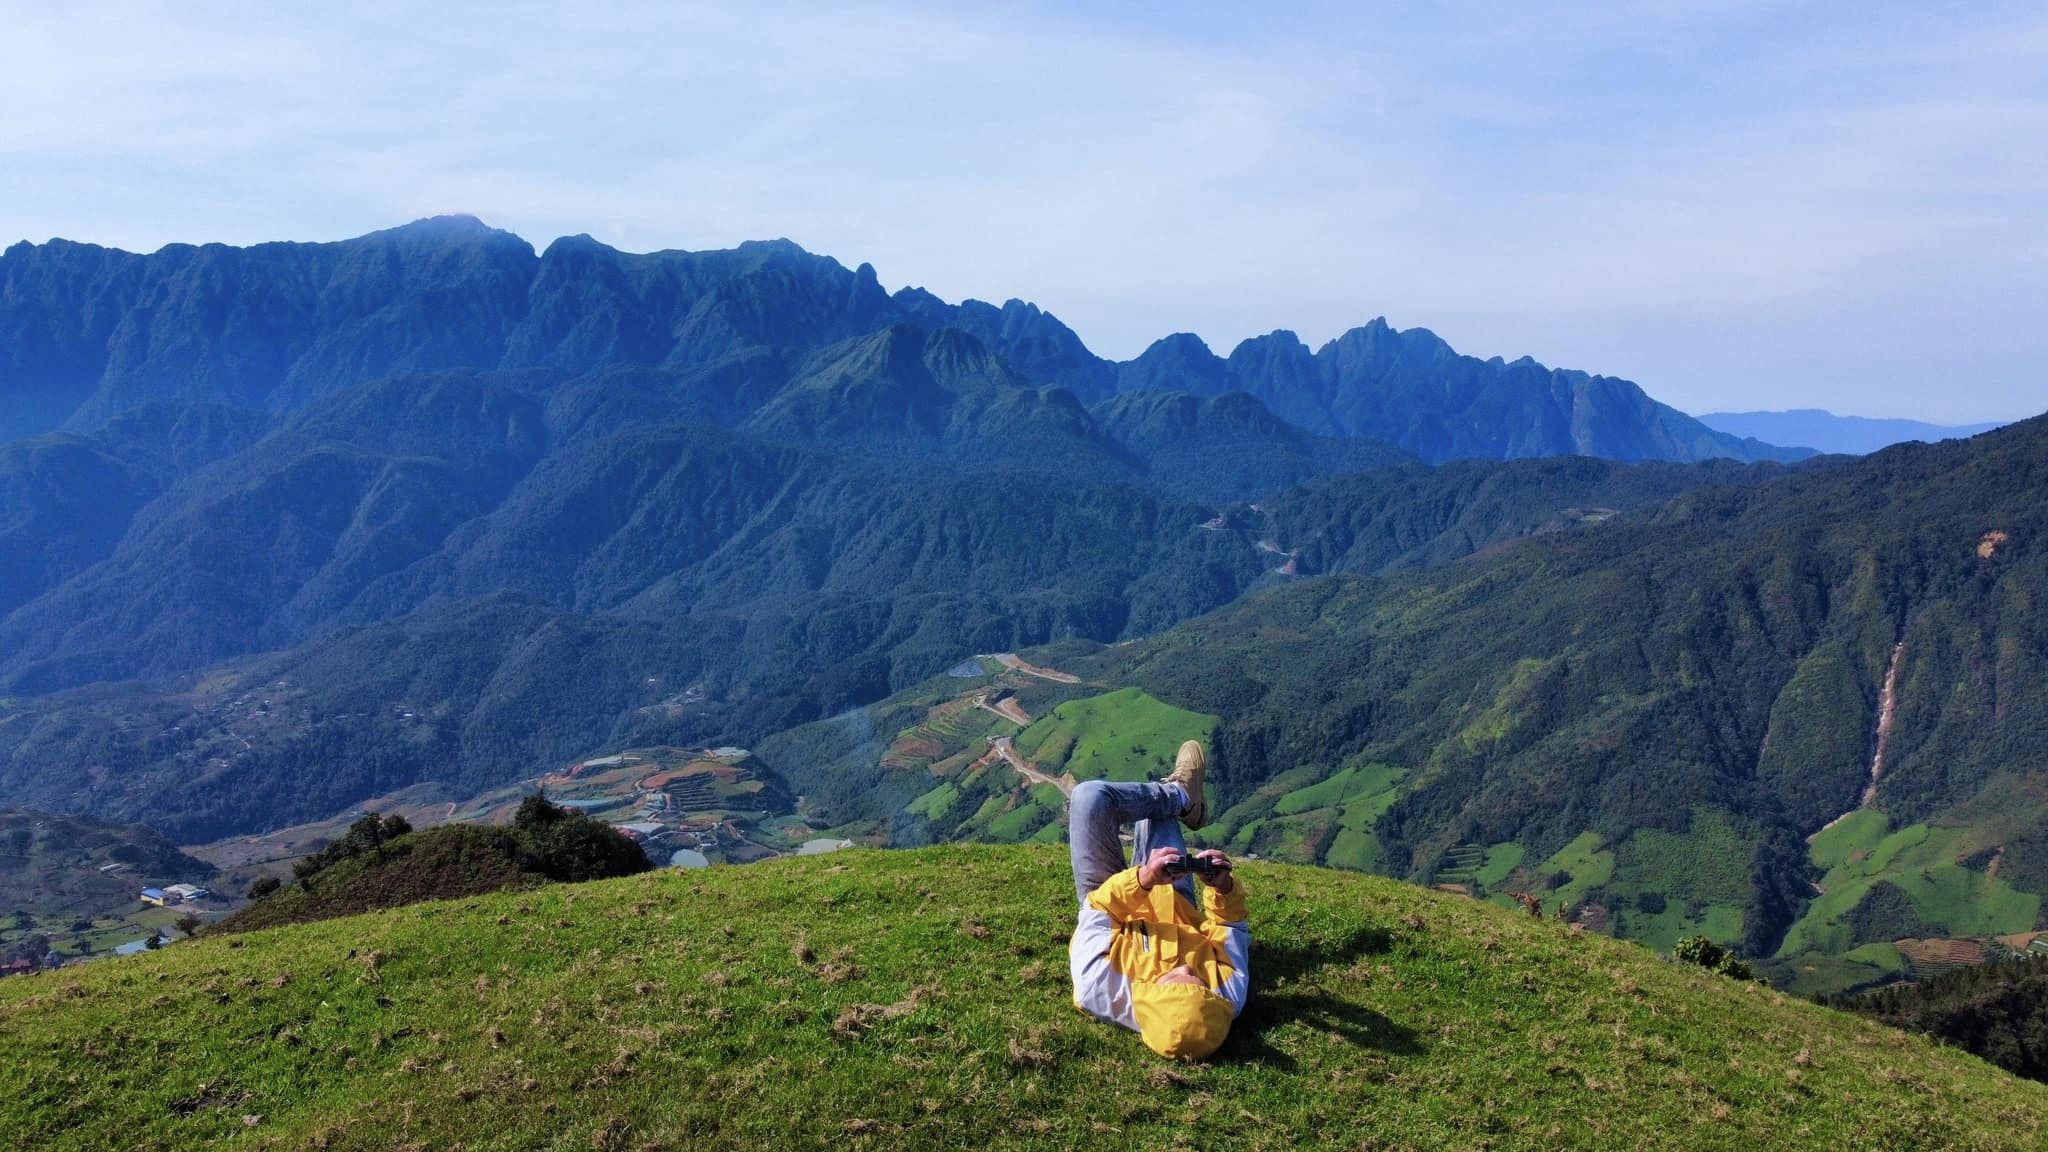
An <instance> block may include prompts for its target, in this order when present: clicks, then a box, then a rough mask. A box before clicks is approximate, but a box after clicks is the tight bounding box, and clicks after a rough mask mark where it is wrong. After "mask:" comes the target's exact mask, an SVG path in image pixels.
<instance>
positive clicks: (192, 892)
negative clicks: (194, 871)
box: [164, 884, 211, 901]
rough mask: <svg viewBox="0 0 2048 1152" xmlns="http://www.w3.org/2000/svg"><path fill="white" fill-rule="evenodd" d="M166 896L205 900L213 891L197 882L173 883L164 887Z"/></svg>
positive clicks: (185, 899)
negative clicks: (210, 891)
mask: <svg viewBox="0 0 2048 1152" xmlns="http://www.w3.org/2000/svg"><path fill="white" fill-rule="evenodd" d="M164 895H165V896H172V897H176V898H177V900H178V901H191V900H204V899H206V898H207V897H208V896H209V895H211V893H209V892H208V891H207V890H206V889H204V888H201V887H200V886H198V885H197V884H173V885H171V886H169V887H167V888H165V889H164Z"/></svg>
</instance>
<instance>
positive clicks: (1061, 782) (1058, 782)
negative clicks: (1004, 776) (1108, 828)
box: [988, 736, 1075, 796]
mask: <svg viewBox="0 0 2048 1152" xmlns="http://www.w3.org/2000/svg"><path fill="white" fill-rule="evenodd" d="M988 743H989V747H991V748H994V749H995V750H996V755H998V756H1001V757H1002V758H1003V759H1004V760H1005V761H1006V762H1007V763H1008V764H1009V765H1010V767H1012V768H1015V769H1016V770H1017V775H1019V776H1022V777H1024V778H1025V779H1026V780H1029V781H1031V782H1032V783H1033V784H1050V785H1052V786H1053V787H1055V788H1057V789H1059V790H1060V794H1061V795H1064V796H1071V795H1073V794H1074V783H1075V781H1074V778H1073V777H1072V776H1068V775H1065V774H1062V775H1059V776H1048V775H1046V773H1045V772H1044V770H1042V769H1040V768H1039V766H1038V765H1036V764H1033V763H1032V762H1031V761H1029V760H1026V759H1025V758H1024V757H1022V756H1020V755H1018V754H1017V748H1016V746H1015V745H1014V744H1012V743H1011V742H1010V738H1009V737H1008V736H991V737H989V739H988Z"/></svg>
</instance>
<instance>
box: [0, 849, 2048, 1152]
mask: <svg viewBox="0 0 2048 1152" xmlns="http://www.w3.org/2000/svg"><path fill="white" fill-rule="evenodd" d="M1245 875H1246V877H1247V879H1248V883H1249V884H1250V885H1251V888H1252V892H1253V910H1254V929H1255V932H1256V933H1257V936H1258V950H1257V952H1256V954H1255V956H1256V971H1255V977H1254V978H1255V989H1256V990H1255V993H1254V996H1253V999H1252V1002H1251V1007H1250V1009H1249V1010H1248V1011H1247V1013H1246V1015H1245V1017H1244V1019H1242V1020H1241V1021H1240V1022H1239V1023H1238V1025H1237V1028H1236V1030H1235V1031H1234V1033H1233V1035H1232V1037H1231V1040H1230V1042H1229V1043H1228V1044H1227V1045H1226V1047H1225V1048H1224V1049H1223V1050H1222V1051H1221V1052H1220V1053H1219V1054H1218V1055H1217V1056H1216V1057H1215V1058H1214V1059H1213V1060H1212V1061H1211V1062H1210V1063H1208V1064H1206V1065H1199V1066H1185V1065H1171V1064H1168V1063H1165V1062H1163V1061H1160V1060H1158V1059H1156V1058H1155V1057H1153V1056H1151V1055H1150V1054H1149V1053H1147V1052H1146V1051H1145V1050H1144V1049H1143V1048H1142V1047H1141V1046H1140V1045H1139V1044H1138V1041H1137V1039H1136V1037H1135V1036H1132V1035H1130V1034H1127V1033H1124V1032H1122V1031H1120V1030H1117V1029H1113V1028H1110V1027H1108V1026H1105V1025H1099V1024H1096V1023H1093V1022H1092V1021H1090V1020H1088V1019H1086V1018H1084V1017H1082V1016H1080V1015H1079V1014H1077V1013H1076V1012H1075V1011H1074V1010H1073V1009H1072V1008H1071V1007H1070V1006H1069V1003H1068V987H1067V976H1066V963H1065V961H1066V949H1065V941H1066V936H1067V933H1068V931H1069V929H1070V927H1071V924H1072V917H1071V913H1070V911H1069V906H1070V902H1071V900H1072V893H1071V890H1070V889H1069V887H1068V874H1067V870H1066V865H1065V858H1064V854H1063V853H1061V852H1060V851H1059V850H1058V849H1057V848H1055V847H1051V846H1044V845H1029V846H1021V847H989V846H973V847H969V846H947V847H942V848H932V849H924V850H919V851H910V852H874V851H854V852H847V853H842V854H838V855H833V856H825V857H813V858H807V859H785V860H776V861H773V862H769V863H765V864H760V865H755V866H750V867H748V868H744V869H714V870H711V871H708V872H691V873H682V872H675V871H663V872H658V873H649V874H646V875H643V876H637V877H630V878H626V879H621V880H613V881H604V882H599V883H593V884H584V885H556V886H551V887H548V888H545V889H541V890H536V891H526V892H514V893H506V894H502V895H495V896H486V897H479V898H475V899H471V900H466V901H460V902H445V903H437V904H423V905H416V906H413V907H409V908H404V909H400V910H397V911H392V912H385V913H378V914H374V915H369V916H363V917H357V918H354V919H346V920H336V921H329V922H325V923H319V924H306V925H298V926H293V927H288V928H283V929H278V930H272V931H265V932H256V933H250V934H246V935H237V936H228V937H209V938H202V939H199V940H196V941H192V942H189V943H187V942H181V943H179V944H176V945H174V946H172V947H170V948H168V949H166V950H165V951H163V952H161V953H157V954H153V955H149V956H144V957H138V958H135V959H132V960H123V961H107V962H102V963H98V964H94V965H90V966H87V967H83V968H79V969H72V970H66V971H63V972H59V973H54V974H45V975H42V976H36V977H27V978H20V979H14V980H9V981H7V982H5V983H4V984H0V1144H5V1145H6V1146H7V1147H10V1148H37V1149H44V1148H49V1149H64V1148H77V1149H87V1148H90V1149H102V1148H109V1149H122V1148H144V1147H147V1148H183V1147H199V1146H208V1147H214V1146H220V1147H231V1148H251V1149H255V1148H278V1149H298V1148H335V1149H346V1148H364V1149H369V1148H376V1149H386V1148H394V1147H409V1148H421V1149H429V1148H431V1149H453V1148H458V1147H460V1148H469V1149H485V1148H489V1149H511V1148H535V1149H540V1148H577V1149H586V1148H597V1149H639V1148H649V1149H653V1148H713V1147H776V1148H811V1147H823V1146H830V1147H835V1148H849V1149H860V1148H905V1147H934V1148H936V1147H952V1148H958V1147H996V1148H1046V1149H1052V1148H1067V1147H1074V1146H1096V1147H1115V1148H1135V1147H1156V1148H1162V1149H1165V1148H1202V1149H1237V1148H1245V1149H1257V1148H1293V1147H1341V1148H1357V1147H1367V1148H1411V1147H1412V1148H1479V1147H1485V1148H1494V1149H1509V1148H1557V1147H1584V1148H1644V1149H1651V1148H1656V1149H1663V1148H1740V1149H1755V1148H1790V1147H1805V1148H1845V1149H1885V1150H1900V1149H1934V1148H1957V1149H1963V1148H1967V1149H2001V1148H2012V1149H2019V1148H2039V1147H2041V1146H2042V1143H2043V1141H2044V1139H2048V1087H2044V1086H2042V1085H2039V1084H2033V1083H2028V1082H2025V1081H2021V1080H2018V1079H2015V1078H2013V1077H2010V1076H2008V1075H2005V1074H2004V1073H2001V1072H1999V1071H1997V1070H1995V1069H1993V1068H1991V1067H1990V1066H1989V1065H1986V1064H1984V1063H1982V1062H1980V1061H1978V1060H1976V1059H1974V1058H1972V1057H1968V1056H1965V1055H1961V1054H1959V1053H1956V1052H1953V1051H1949V1050H1945V1049H1941V1048H1937V1047H1935V1046H1934V1045H1932V1044H1930V1043H1929V1042H1927V1041H1925V1040H1923V1039H1920V1038H1917V1037H1913V1036H1909V1035H1906V1034H1903V1033H1899V1032H1895V1031H1892V1030H1889V1029H1886V1028H1883V1027H1881V1026H1878V1025H1875V1024H1871V1023H1867V1022H1864V1021H1860V1020H1857V1019H1854V1018H1852V1017H1850V1016H1847V1015H1844V1014H1840V1013H1836V1012H1832V1011H1828V1010H1825V1009H1821V1008H1816V1007H1814V1006H1812V1005H1809V1004H1806V1003H1802V1002H1799V1001H1796V1000H1792V999H1789V998H1787V997H1785V996H1783V995H1781V994H1778V993H1775V992H1772V991H1770V990H1768V989H1766V988H1764V987H1761V986H1758V985H1749V984H1737V983H1735V982H1732V981H1730V980H1727V979H1724V978H1721V977H1718V976H1713V975H1710V974H1707V973H1704V972H1700V971H1697V970H1692V969H1686V968H1681V967H1679V966H1677V965H1675V964H1672V963H1669V962H1666V961H1663V960H1660V959H1658V958H1657V957H1655V956H1654V955H1652V954H1651V953H1650V952H1648V951H1645V950H1643V949H1641V948H1638V947H1636V946H1634V945H1630V944H1624V943H1619V942H1616V941H1613V940H1610V939H1606V938H1602V937H1599V936H1597V935H1592V934H1588V935H1583V936H1579V935H1573V934H1572V933H1570V932H1569V931H1567V930H1566V929H1565V928H1564V927H1563V926H1561V925H1558V924H1555V923H1551V922H1542V923H1537V922H1532V921H1530V920H1528V919H1526V918H1524V917H1520V916H1518V915H1516V914H1513V913H1509V912H1506V911H1504V910H1502V909H1499V908H1496V907H1492V906H1488V905H1485V904H1481V903H1478V902H1475V901H1470V900H1465V899H1461V898H1457V897H1450V896H1444V895H1441V894H1438V893H1432V892H1428V891H1425V890H1422V889H1419V888H1416V887H1413V886H1410V885H1405V884H1401V883H1398V882H1395V881H1392V880H1386V879H1381V878H1377V877H1373V876H1368V875H1362V874H1350V873H1340V872H1334V871H1324V870H1320V869H1312V868H1301V867H1289V866H1283V865H1271V864H1252V865H1247V866H1246V868H1245Z"/></svg>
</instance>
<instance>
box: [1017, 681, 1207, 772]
mask: <svg viewBox="0 0 2048 1152" xmlns="http://www.w3.org/2000/svg"><path fill="white" fill-rule="evenodd" d="M1216 723H1217V721H1216V717H1214V716H1208V715H1204V714H1202V713H1200V712H1189V711H1186V710H1185V709H1181V708H1175V707H1173V706H1172V705H1170V704H1166V703H1163V702H1161V701H1159V700H1157V699H1155V698H1154V697H1151V696H1148V695H1146V694H1145V693H1144V692H1143V691H1141V690H1139V689H1137V688H1123V689H1119V690H1117V691H1115V692H1108V693H1105V694H1103V695H1101V696H1090V697H1088V698H1087V699H1085V700H1069V701H1067V702H1066V703H1064V704H1062V705H1060V706H1059V707H1057V708H1055V709H1053V710H1052V712H1051V713H1050V714H1048V715H1046V716H1042V717H1040V718H1039V719H1038V720H1037V721H1035V722H1033V723H1032V725H1031V726H1030V727H1029V728H1026V729H1025V730H1024V731H1023V732H1022V733H1021V734H1019V735H1018V737H1017V750H1018V751H1019V752H1021V753H1023V754H1024V755H1025V756H1028V757H1030V758H1031V759H1032V760H1033V761H1035V762H1036V763H1037V764H1038V765H1039V766H1040V767H1042V768H1044V769H1045V770H1046V771H1047V772H1060V771H1062V770H1064V771H1067V772H1071V773H1073V775H1074V778H1075V779H1076V780H1152V779H1156V778H1158V777H1160V776H1162V775H1164V774H1165V773H1166V771H1167V770H1168V769H1169V768H1171V767H1172V766H1173V758H1174V754H1175V753H1176V752H1178V751H1179V750H1180V746H1181V742H1182V741H1184V740H1200V741H1202V742H1203V743H1205V744H1206V743H1208V741H1209V737H1210V736H1211V734H1213V733H1214V732H1215V731H1216Z"/></svg>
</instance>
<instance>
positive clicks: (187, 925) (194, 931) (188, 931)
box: [177, 912, 202, 938]
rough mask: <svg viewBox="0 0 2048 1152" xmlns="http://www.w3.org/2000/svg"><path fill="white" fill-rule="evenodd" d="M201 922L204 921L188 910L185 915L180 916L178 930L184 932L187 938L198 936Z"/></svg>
mask: <svg viewBox="0 0 2048 1152" xmlns="http://www.w3.org/2000/svg"><path fill="white" fill-rule="evenodd" d="M201 923H202V921H201V920H200V919H199V917H197V916H194V915H193V914H192V913H190V912H187V913H185V914H184V915H183V916H180V917H178V925H177V927H178V931H180V932H183V933H184V934H185V935H186V937H187V938H190V937H193V936H197V935H199V925H200V924H201Z"/></svg>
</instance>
